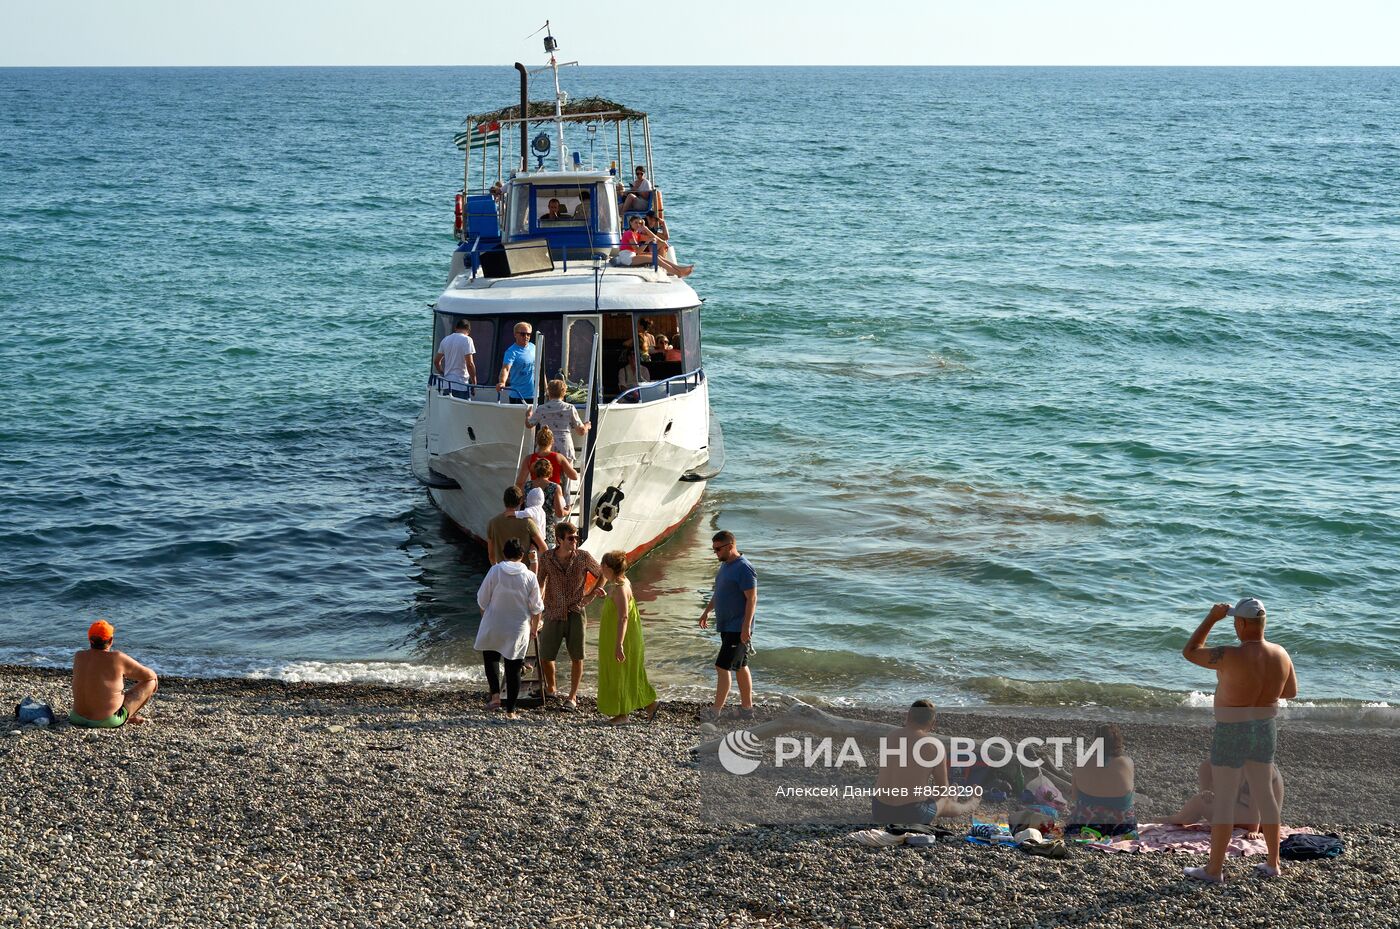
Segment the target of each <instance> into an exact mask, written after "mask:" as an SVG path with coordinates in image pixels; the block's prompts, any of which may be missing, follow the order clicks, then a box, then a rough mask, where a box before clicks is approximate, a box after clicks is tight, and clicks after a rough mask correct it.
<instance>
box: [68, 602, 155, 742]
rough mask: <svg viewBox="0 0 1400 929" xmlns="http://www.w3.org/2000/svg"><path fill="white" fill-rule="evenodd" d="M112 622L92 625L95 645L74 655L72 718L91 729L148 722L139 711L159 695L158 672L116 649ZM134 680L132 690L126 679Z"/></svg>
mask: <svg viewBox="0 0 1400 929" xmlns="http://www.w3.org/2000/svg"><path fill="white" fill-rule="evenodd" d="M114 634H115V630H113V629H112V624H111V623H109V622H107V621H105V620H101V619H99V620H98V621H97V622H95V623H93V624H92V625H91V626H89V627H88V644H89V645H90V646H91V648H88V649H85V650H84V651H81V652H78V653H77V654H76V655H74V656H73V711H72V712H71V713H69V714H68V721H69V722H71V723H72V724H73V725H75V726H82V727H84V728H87V729H115V728H117V727H118V726H121V725H124V724H125V723H127V722H130V723H131V724H132V725H136V724H137V723H144V722H145V720H144V719H142V718H141V717H140V716H137V715H136V714H137V713H139V712H141V708H142V707H143V706H145V705H146V704H147V703H148V702H150V699H151V697H153V696H155V692H156V685H157V683H158V681H157V680H156V673H155V672H154V671H152V670H151V669H150V668H148V667H146V666H145V665H143V664H141V663H140V662H139V661H137V660H136V659H134V658H131V657H130V656H128V655H124V654H122V653H121V652H118V651H113V650H112V636H113V635H114ZM127 681H133V682H134V683H133V684H132V686H131V689H130V690H126V682H127Z"/></svg>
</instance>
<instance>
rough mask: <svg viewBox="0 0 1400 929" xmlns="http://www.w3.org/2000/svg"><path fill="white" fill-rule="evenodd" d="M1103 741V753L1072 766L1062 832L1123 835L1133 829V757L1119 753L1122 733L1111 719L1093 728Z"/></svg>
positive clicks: (1067, 833) (1121, 747)
mask: <svg viewBox="0 0 1400 929" xmlns="http://www.w3.org/2000/svg"><path fill="white" fill-rule="evenodd" d="M1094 738H1095V739H1096V740H1099V741H1100V742H1102V743H1103V755H1102V758H1101V759H1100V761H1101V762H1102V763H1095V759H1094V757H1092V756H1091V757H1090V758H1089V759H1087V761H1088V763H1087V764H1085V765H1081V766H1080V767H1077V768H1075V769H1074V773H1073V775H1072V776H1071V777H1070V783H1071V785H1072V786H1073V788H1074V805H1073V807H1072V808H1071V810H1070V814H1069V819H1068V820H1067V821H1066V822H1067V823H1068V825H1066V826H1065V835H1075V834H1077V833H1079V832H1080V831H1081V830H1083V829H1092V830H1094V831H1095V832H1097V833H1098V834H1099V835H1102V836H1115V835H1125V834H1127V833H1130V832H1135V831H1136V830H1137V820H1136V819H1135V818H1134V816H1133V773H1134V772H1133V759H1131V758H1129V757H1128V756H1127V755H1125V754H1123V733H1122V731H1121V730H1120V729H1119V728H1118V727H1117V726H1115V725H1113V724H1112V723H1108V724H1105V725H1102V726H1099V727H1098V728H1097V729H1095V730H1094Z"/></svg>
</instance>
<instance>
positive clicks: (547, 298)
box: [436, 267, 700, 316]
mask: <svg viewBox="0 0 1400 929" xmlns="http://www.w3.org/2000/svg"><path fill="white" fill-rule="evenodd" d="M595 285H596V290H595ZM699 305H700V297H699V296H698V295H697V294H696V293H695V291H694V290H692V289H691V288H690V285H689V284H687V283H685V281H683V280H681V279H680V278H677V277H671V276H669V275H667V274H666V273H665V272H662V271H653V270H651V269H650V268H614V267H608V268H606V269H604V270H603V271H602V272H601V273H600V274H599V275H598V276H597V278H596V279H595V277H594V274H593V270H592V269H591V268H587V269H582V270H578V271H575V270H570V271H567V272H553V273H549V272H546V273H544V274H537V275H530V276H527V277H512V278H484V277H478V278H476V280H472V279H471V274H470V273H466V274H460V275H458V276H457V278H456V279H455V280H454V281H453V282H452V283H451V285H449V286H448V288H447V290H445V291H443V293H442V296H440V297H438V301H437V306H436V310H437V312H439V313H450V314H453V315H458V316H475V315H478V314H482V315H493V314H516V313H521V314H532V313H551V314H559V313H596V312H598V311H599V308H601V310H602V311H603V312H609V311H623V312H629V311H630V312H648V311H661V310H686V309H690V308H692V307H696V306H699Z"/></svg>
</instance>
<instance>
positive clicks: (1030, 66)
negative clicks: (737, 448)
mask: <svg viewBox="0 0 1400 929" xmlns="http://www.w3.org/2000/svg"><path fill="white" fill-rule="evenodd" d="M513 66H514V62H500V63H497V64H461V63H454V64H364V63H360V64H326V63H320V64H307V63H295V64H42V65H38V64H30V65H7V64H0V71H44V70H59V69H66V70H81V69H99V68H103V69H113V70H115V69H124V68H131V69H135V68H150V69H157V68H170V69H176V68H186V69H195V68H205V69H210V70H214V69H219V68H423V69H427V68H512V67H513ZM585 67H596V68H646V69H653V70H654V69H656V68H831V69H839V68H879V69H884V70H896V69H900V68H961V69H968V70H975V69H992V68H997V69H1009V68H1020V69H1026V70H1033V69H1049V68H1085V69H1104V70H1107V69H1126V68H1153V69H1167V68H1196V69H1202V70H1205V69H1217V70H1218V69H1238V70H1264V69H1281V68H1297V69H1318V70H1321V69H1336V68H1355V69H1373V70H1374V69H1400V64H888V63H884V64H850V63H846V64H803V63H796V64H794V63H788V64H733V63H730V64H676V63H674V62H662V63H657V64H635V63H634V64H610V63H606V62H604V63H591V64H588V65H585Z"/></svg>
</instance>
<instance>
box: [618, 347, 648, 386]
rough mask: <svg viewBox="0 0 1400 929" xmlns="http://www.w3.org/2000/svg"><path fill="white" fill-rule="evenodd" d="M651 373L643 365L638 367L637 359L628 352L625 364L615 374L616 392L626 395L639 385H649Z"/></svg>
mask: <svg viewBox="0 0 1400 929" xmlns="http://www.w3.org/2000/svg"><path fill="white" fill-rule="evenodd" d="M650 381H651V372H650V371H648V370H647V368H646V366H645V365H638V364H637V358H636V356H635V355H633V354H631V353H630V352H629V353H628V355H627V364H625V365H623V367H622V370H621V371H619V372H617V392H618V393H626V392H627V391H629V390H631V389H632V388H633V387H636V386H637V385H639V384H646V383H650Z"/></svg>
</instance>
